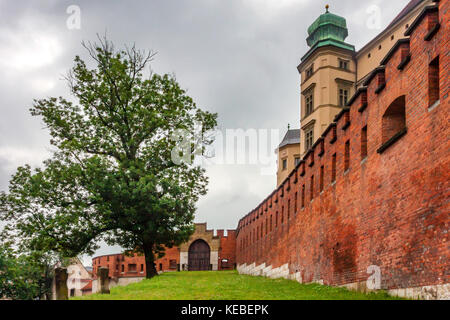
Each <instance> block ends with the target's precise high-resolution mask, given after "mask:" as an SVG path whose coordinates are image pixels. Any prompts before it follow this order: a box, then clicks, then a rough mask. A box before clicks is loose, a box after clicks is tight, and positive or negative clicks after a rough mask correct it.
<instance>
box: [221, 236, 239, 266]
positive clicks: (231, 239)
mask: <svg viewBox="0 0 450 320" xmlns="http://www.w3.org/2000/svg"><path fill="white" fill-rule="evenodd" d="M217 236H219V237H220V249H219V263H218V266H219V270H232V269H234V267H235V263H236V231H235V230H227V236H226V237H225V236H224V235H223V230H217ZM223 259H226V260H228V262H227V263H226V264H225V263H224V264H222V260H223Z"/></svg>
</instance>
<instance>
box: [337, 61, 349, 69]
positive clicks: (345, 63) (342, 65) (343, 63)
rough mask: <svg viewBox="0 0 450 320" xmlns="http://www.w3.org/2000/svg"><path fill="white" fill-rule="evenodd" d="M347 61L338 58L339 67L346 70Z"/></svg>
mask: <svg viewBox="0 0 450 320" xmlns="http://www.w3.org/2000/svg"><path fill="white" fill-rule="evenodd" d="M348 65H349V62H348V61H347V60H341V59H339V68H341V69H344V70H348Z"/></svg>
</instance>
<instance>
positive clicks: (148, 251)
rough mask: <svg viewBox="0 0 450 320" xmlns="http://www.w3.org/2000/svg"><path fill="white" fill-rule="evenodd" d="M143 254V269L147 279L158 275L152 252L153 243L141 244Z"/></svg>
mask: <svg viewBox="0 0 450 320" xmlns="http://www.w3.org/2000/svg"><path fill="white" fill-rule="evenodd" d="M143 247H144V255H145V270H146V275H145V277H146V278H147V279H151V278H153V277H154V276H157V275H158V272H157V271H156V264H155V254H154V253H153V243H146V244H144V245H143Z"/></svg>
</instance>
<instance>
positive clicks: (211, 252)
mask: <svg viewBox="0 0 450 320" xmlns="http://www.w3.org/2000/svg"><path fill="white" fill-rule="evenodd" d="M235 266H236V233H235V230H227V235H224V230H217V234H216V235H214V231H213V230H208V229H207V225H206V223H197V224H195V232H194V234H193V235H192V236H191V237H190V239H189V241H188V242H186V243H183V244H182V245H181V246H179V247H173V248H166V251H165V255H164V257H162V258H160V259H158V260H157V261H156V269H157V270H158V272H169V271H180V270H231V269H235ZM100 267H103V268H108V269H109V277H110V278H111V280H112V282H113V285H125V284H128V283H131V282H136V281H140V280H142V278H143V277H145V272H146V270H145V258H144V256H143V255H137V254H134V255H133V256H125V255H124V254H121V253H119V254H110V255H104V256H98V257H94V258H93V259H92V268H93V274H94V278H95V277H96V274H97V271H98V269H99V268H100ZM93 291H94V292H96V289H95V288H94V289H93Z"/></svg>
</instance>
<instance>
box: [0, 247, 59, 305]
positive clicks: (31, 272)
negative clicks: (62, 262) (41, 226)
mask: <svg viewBox="0 0 450 320" xmlns="http://www.w3.org/2000/svg"><path fill="white" fill-rule="evenodd" d="M53 263H54V259H53V258H52V257H50V256H49V255H48V254H42V253H36V252H34V253H33V254H30V255H23V254H22V255H20V256H18V257H17V256H15V255H14V253H13V252H12V250H11V249H8V248H5V247H3V248H0V298H7V299H13V300H36V299H42V298H46V299H50V295H51V284H52V278H53Z"/></svg>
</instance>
